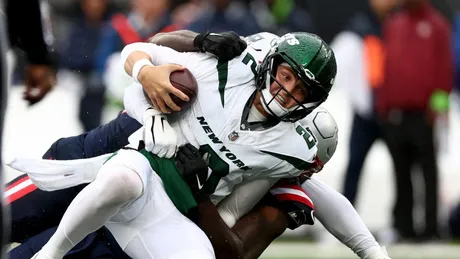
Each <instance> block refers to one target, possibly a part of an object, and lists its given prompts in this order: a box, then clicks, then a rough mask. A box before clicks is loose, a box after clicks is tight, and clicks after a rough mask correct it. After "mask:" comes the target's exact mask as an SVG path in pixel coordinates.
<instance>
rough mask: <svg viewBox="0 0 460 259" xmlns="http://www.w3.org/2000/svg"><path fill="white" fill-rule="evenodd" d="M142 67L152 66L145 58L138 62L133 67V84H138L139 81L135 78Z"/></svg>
mask: <svg viewBox="0 0 460 259" xmlns="http://www.w3.org/2000/svg"><path fill="white" fill-rule="evenodd" d="M144 66H152V67H153V66H154V65H153V64H152V62H151V61H150V60H148V59H146V58H144V59H141V60H138V61H137V62H136V63H135V64H134V66H133V72H132V78H133V79H134V82H136V83H140V82H139V79H138V78H137V77H138V76H139V72H140V71H141V69H142V68H143V67H144Z"/></svg>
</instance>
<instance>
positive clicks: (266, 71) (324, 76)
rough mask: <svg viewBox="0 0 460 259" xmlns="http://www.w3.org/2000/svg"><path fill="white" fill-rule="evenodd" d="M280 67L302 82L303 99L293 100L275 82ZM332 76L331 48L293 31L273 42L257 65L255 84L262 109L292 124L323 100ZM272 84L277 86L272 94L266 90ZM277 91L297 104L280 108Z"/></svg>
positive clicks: (333, 61) (318, 40)
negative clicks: (289, 69) (288, 68)
mask: <svg viewBox="0 0 460 259" xmlns="http://www.w3.org/2000/svg"><path fill="white" fill-rule="evenodd" d="M280 65H284V66H289V67H290V68H291V69H292V70H293V71H294V73H295V75H296V76H297V77H298V78H299V80H300V81H301V82H302V87H304V89H302V90H303V91H305V92H306V94H305V99H304V100H297V99H296V98H294V96H293V95H292V94H291V93H290V92H289V91H288V89H286V87H285V86H283V84H282V83H280V82H279V81H278V80H277V79H276V73H277V70H278V68H279V67H280ZM336 73H337V64H336V61H335V56H334V53H333V51H332V49H331V48H330V47H329V46H328V45H327V44H326V43H325V42H324V41H323V40H322V39H321V38H320V37H318V36H316V35H314V34H311V33H306V32H295V33H288V34H286V35H284V36H282V37H281V38H280V39H279V40H277V41H276V43H275V44H274V46H273V47H272V49H271V50H270V52H269V53H268V55H267V56H266V57H265V59H264V60H263V61H262V64H261V65H260V66H259V70H258V74H257V77H256V84H257V89H258V91H259V92H260V98H261V101H262V104H263V106H264V109H265V110H266V111H267V112H268V113H269V114H271V115H272V116H273V117H275V118H277V119H278V120H281V121H289V122H294V121H297V120H299V119H302V118H304V117H305V116H306V115H308V114H309V113H311V111H313V109H315V108H316V107H318V106H319V105H320V104H321V103H323V102H324V101H325V100H326V98H327V97H328V95H329V91H330V90H331V88H332V83H333V81H334V80H333V78H335V76H336ZM273 82H276V83H277V84H278V85H280V87H281V89H280V90H279V91H276V93H272V92H271V89H270V88H271V86H272V83H273ZM281 91H284V92H285V93H286V96H288V97H290V98H292V99H293V100H295V102H296V103H297V104H296V105H295V106H294V107H291V108H285V107H283V106H282V105H281V104H280V103H279V102H278V101H276V99H278V100H279V99H281V100H283V98H282V97H280V94H279V93H280V92H281Z"/></svg>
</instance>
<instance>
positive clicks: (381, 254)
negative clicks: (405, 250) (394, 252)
mask: <svg viewBox="0 0 460 259" xmlns="http://www.w3.org/2000/svg"><path fill="white" fill-rule="evenodd" d="M364 259H391V258H390V257H389V256H388V252H387V250H386V248H385V247H382V249H377V250H375V251H373V252H372V253H370V254H369V255H367V256H366V257H365V258H364Z"/></svg>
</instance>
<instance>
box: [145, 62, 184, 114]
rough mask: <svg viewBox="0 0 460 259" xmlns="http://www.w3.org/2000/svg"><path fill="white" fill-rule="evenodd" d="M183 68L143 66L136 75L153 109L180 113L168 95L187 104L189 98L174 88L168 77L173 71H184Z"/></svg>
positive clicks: (175, 66)
mask: <svg viewBox="0 0 460 259" xmlns="http://www.w3.org/2000/svg"><path fill="white" fill-rule="evenodd" d="M184 69H185V68H184V67H183V66H180V65H176V64H165V65H160V66H144V67H143V68H142V69H141V70H140V72H139V75H138V79H139V82H140V83H141V84H142V87H143V89H144V92H145V93H146V94H147V95H148V97H149V99H150V101H151V102H152V105H153V107H155V109H157V110H159V111H161V112H163V113H170V112H171V110H170V109H172V110H173V111H180V109H181V108H180V107H179V106H177V104H175V103H174V102H173V100H172V99H171V96H170V95H169V94H170V93H171V94H173V95H175V96H177V97H179V98H180V99H182V100H184V101H186V102H188V101H189V100H190V98H189V97H188V96H187V95H186V94H184V93H183V92H181V91H180V90H179V89H177V88H175V87H174V86H173V85H172V84H171V81H170V79H169V78H170V75H171V73H172V72H174V71H178V70H184Z"/></svg>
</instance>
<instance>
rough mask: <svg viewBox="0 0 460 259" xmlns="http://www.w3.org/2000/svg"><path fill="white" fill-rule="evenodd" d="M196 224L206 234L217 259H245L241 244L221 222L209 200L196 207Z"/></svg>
mask: <svg viewBox="0 0 460 259" xmlns="http://www.w3.org/2000/svg"><path fill="white" fill-rule="evenodd" d="M197 214H198V215H197V217H196V218H197V219H196V224H197V225H198V226H199V227H200V228H201V229H202V230H203V231H204V232H205V233H206V235H207V236H208V238H209V240H210V241H211V243H212V246H213V247H214V251H215V254H216V258H217V259H227V258H228V259H235V258H246V257H245V256H244V253H243V243H242V242H241V240H240V239H239V237H238V236H237V235H236V234H235V233H233V232H232V230H231V229H230V228H229V227H228V226H227V224H226V223H225V222H224V221H223V220H222V218H221V217H220V215H219V212H218V211H217V208H216V206H215V205H214V204H213V203H212V202H211V201H209V200H206V201H202V202H200V203H199V204H198V206H197Z"/></svg>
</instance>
